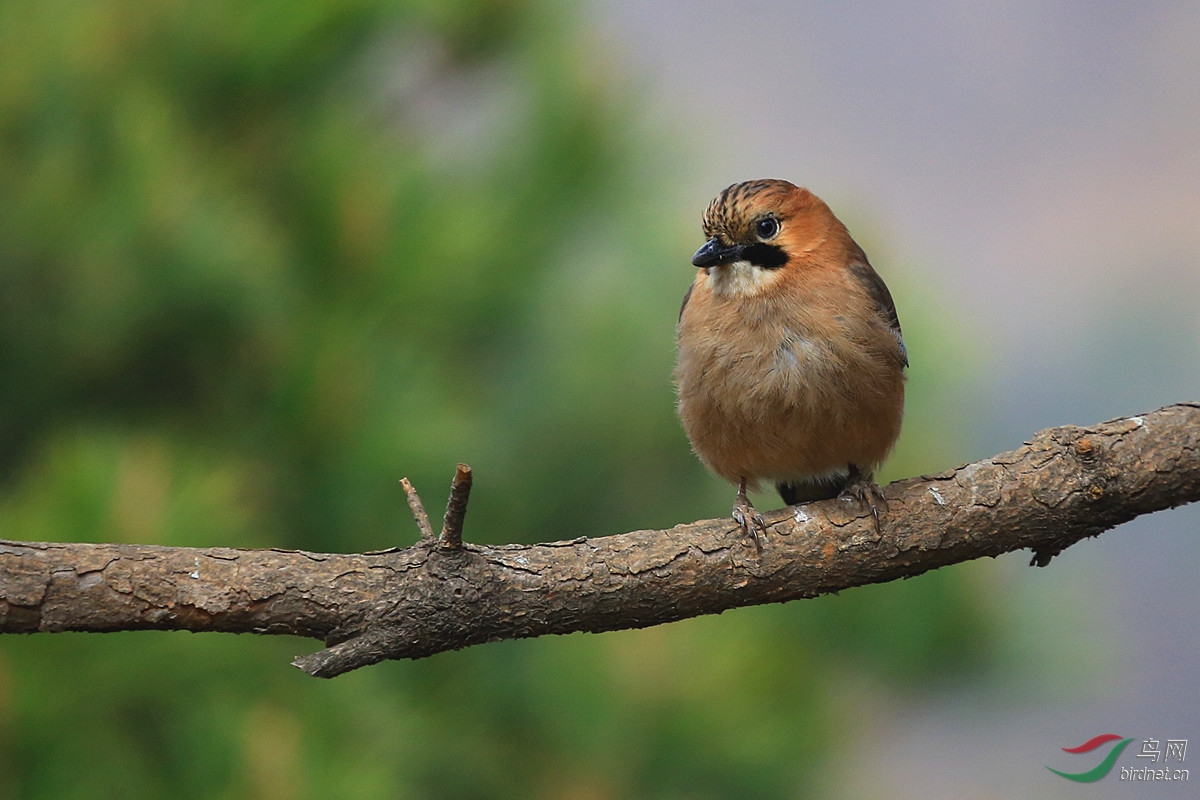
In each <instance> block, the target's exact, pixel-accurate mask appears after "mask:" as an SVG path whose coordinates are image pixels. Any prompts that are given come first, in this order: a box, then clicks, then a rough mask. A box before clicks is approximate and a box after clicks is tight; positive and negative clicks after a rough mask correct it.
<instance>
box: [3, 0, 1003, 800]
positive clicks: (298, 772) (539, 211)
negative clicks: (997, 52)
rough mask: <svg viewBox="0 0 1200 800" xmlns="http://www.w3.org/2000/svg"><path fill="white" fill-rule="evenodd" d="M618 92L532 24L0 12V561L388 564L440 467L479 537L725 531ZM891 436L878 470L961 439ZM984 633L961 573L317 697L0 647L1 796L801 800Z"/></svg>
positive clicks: (424, 5) (135, 651)
mask: <svg viewBox="0 0 1200 800" xmlns="http://www.w3.org/2000/svg"><path fill="white" fill-rule="evenodd" d="M609 58H611V56H610V55H609V54H607V53H605V52H603V51H602V50H600V49H598V48H597V47H595V46H594V45H593V44H591V43H590V42H589V40H588V39H587V38H586V37H584V36H582V35H581V34H580V33H579V32H578V31H577V30H575V28H574V23H573V21H572V20H571V19H570V18H569V17H567V16H565V15H564V14H563V13H562V12H561V10H559V9H558V8H557V6H552V5H551V4H542V3H537V2H505V1H504V0H455V2H446V0H437V1H436V2H434V1H432V0H410V2H382V1H381V0H358V2H333V1H332V0H294V1H293V2H290V3H268V2H249V3H248V2H238V3H234V2H217V0H212V1H210V2H192V3H173V2H149V1H148V0H137V2H133V1H132V0H131V1H128V2H122V1H121V0H104V1H101V0H96V2H88V3H79V2H68V1H66V0H63V1H62V2H58V1H55V0H47V2H42V3H36V4H35V3H26V2H18V1H15V0H14V1H12V2H2V3H0V537H3V538H9V539H23V540H63V541H70V540H76V541H134V542H144V543H162V544H174V545H191V546H203V545H215V544H220V545H230V546H245V547H257V546H271V547H300V548H306V549H315V550H336V551H355V550H363V549H371V548H379V547H386V546H389V545H393V544H407V543H408V542H410V541H411V540H412V539H413V538H414V537H415V531H414V529H413V528H412V526H411V523H410V520H409V517H408V512H407V509H406V507H405V504H404V499H403V495H402V493H401V492H400V490H399V488H398V486H397V483H396V481H397V479H398V478H399V477H400V476H402V475H408V476H410V477H411V478H412V479H413V481H414V483H415V484H416V485H417V486H418V488H419V489H421V490H422V491H423V492H424V494H425V499H426V502H427V504H428V505H430V506H431V507H436V506H437V503H438V502H439V501H440V499H441V498H442V497H444V492H445V488H446V487H447V486H448V483H449V478H450V476H451V474H452V472H453V467H454V464H455V462H457V461H466V462H468V463H470V464H472V465H473V466H474V468H475V470H476V488H475V492H474V494H473V496H472V505H471V509H470V513H469V514H468V516H467V528H466V532H467V538H468V539H473V540H475V541H537V540H549V539H557V538H565V537H573V536H577V535H600V534H607V533H615V532H619V531H622V530H628V529H631V528H634V527H660V526H665V525H669V524H673V523H675V522H679V521H685V520H691V519H695V518H698V517H701V516H710V515H718V514H722V513H726V510H727V508H728V504H729V500H730V497H731V493H732V492H731V490H730V489H729V488H728V487H724V486H723V485H721V484H719V482H717V481H715V480H714V479H712V478H709V477H707V476H705V475H704V473H703V471H702V469H701V468H700V466H699V465H698V464H697V463H696V461H695V460H694V459H693V458H692V456H691V455H690V453H689V452H688V448H687V444H686V440H685V439H684V437H683V435H682V433H681V431H680V430H679V428H678V425H677V423H676V422H675V420H674V415H673V410H672V404H673V397H672V392H671V387H670V383H669V375H670V368H671V362H672V359H673V323H674V319H675V314H676V313H677V311H678V302H679V297H680V296H681V295H682V292H683V289H684V287H685V286H686V284H687V283H688V281H689V280H690V274H689V270H688V268H687V267H688V265H687V255H688V254H689V253H690V252H691V248H692V246H694V244H695V239H696V231H695V227H696V224H697V219H698V215H699V211H700V209H701V208H702V207H703V204H704V202H705V201H706V200H707V198H693V199H692V200H693V202H692V203H691V206H690V207H680V204H679V203H678V202H677V198H673V197H671V195H670V192H669V190H668V188H667V187H669V185H670V170H671V168H672V167H671V165H672V163H673V162H672V161H671V160H670V159H671V156H670V155H669V154H668V148H667V147H666V146H665V145H664V144H663V143H662V142H658V141H655V138H654V136H653V135H650V134H647V133H645V132H638V128H637V126H636V125H635V124H633V121H632V115H631V113H630V112H629V109H628V105H629V103H631V102H634V101H633V99H632V98H631V97H630V96H629V93H628V92H627V91H626V90H625V89H624V87H622V86H621V84H620V82H619V77H618V76H617V75H615V74H614V71H613V70H612V69H611V66H610V64H609ZM748 177H749V176H748ZM717 188H720V187H714V190H715V189H717ZM903 295H904V292H903V290H902V288H901V291H898V292H897V296H898V297H901V298H902V297H903ZM902 309H903V303H902ZM904 320H905V325H906V330H908V331H909V335H910V348H911V350H912V351H913V353H914V382H916V381H917V379H918V377H919V376H921V375H922V374H925V375H926V376H928V375H929V374H930V373H921V372H920V370H921V369H923V367H922V366H921V364H922V361H921V359H922V357H923V356H922V351H921V348H920V340H921V338H922V336H921V334H920V333H919V331H921V330H922V323H921V321H920V320H915V319H914V318H913V316H912V315H911V314H910V313H905V314H904ZM914 331H918V333H917V335H916V337H914V336H913V332H914ZM914 338H915V339H916V340H917V341H913V339H914ZM935 339H936V335H932V334H931V335H929V337H928V341H931V342H932V341H933V340H935ZM930 363H933V360H932V359H931V360H929V361H926V362H925V364H930ZM924 369H929V368H928V367H924ZM910 408H912V411H911V413H910V422H909V429H908V434H906V439H905V440H904V442H905V443H907V442H913V441H917V442H921V443H922V444H921V445H920V446H917V445H914V444H904V443H902V446H901V448H900V454H899V455H898V458H897V461H898V462H899V464H900V466H894V467H893V469H892V472H893V473H896V472H898V471H901V470H904V469H906V468H908V469H913V468H914V467H919V468H927V465H928V467H932V466H935V465H936V459H937V455H938V453H939V448H940V447H941V446H942V445H943V444H944V442H945V441H946V429H945V424H944V420H939V419H937V417H936V415H935V412H934V411H933V410H932V409H933V404H932V403H931V402H930V401H929V400H928V399H926V400H925V401H924V402H920V401H918V402H917V403H916V404H915V405H910ZM914 430H915V431H917V434H916V437H915V438H914V437H913V433H912V432H913V431H914ZM989 619H990V610H989V607H988V602H987V600H986V598H980V597H979V596H978V595H977V589H976V587H975V585H974V583H973V582H972V581H971V580H970V573H969V572H968V571H963V570H959V571H956V572H941V573H937V574H934V575H931V576H926V577H923V578H921V579H918V580H915V581H910V582H905V583H904V584H902V585H894V586H884V587H871V588H868V589H864V590H858V591H855V592H851V593H847V595H846V596H844V597H838V598H826V599H823V600H820V601H814V602H809V603H803V604H792V605H789V606H781V607H772V608H756V609H747V610H743V611H738V612H734V613H730V614H726V615H724V616H721V617H719V618H710V619H701V620H694V621H690V622H686V623H680V624H677V625H672V626H666V627H663V628H657V629H651V630H645V631H635V632H626V633H617V634H607V635H603V636H571V637H565V638H554V639H547V640H536V641H529V642H508V643H502V644H498V645H489V646H486V647H480V648H474V649H472V650H468V651H464V652H461V653H450V654H445V655H441V656H437V657H435V658H431V659H427V660H425V661H422V662H415V663H407V662H406V663H395V664H384V665H380V666H378V667H375V668H371V669H367V670H363V671H361V672H359V673H356V674H352V675H349V676H345V677H343V678H339V679H337V680H335V681H330V682H322V681H316V680H313V679H310V678H307V677H306V676H304V675H302V674H300V673H299V672H298V671H296V670H293V669H291V668H290V667H288V666H287V661H288V659H289V658H290V656H292V655H294V654H295V653H297V652H305V651H307V650H311V649H313V647H314V646H315V645H314V643H312V642H302V641H298V640H285V639H268V638H263V637H232V636H227V637H223V636H213V635H207V636H192V635H189V634H154V633H139V634H113V635H104V636H97V635H55V636H35V637H22V638H8V639H5V640H3V641H0V798H10V797H11V798H17V797H22V798H43V797H44V798H72V797H88V798H96V797H101V798H102V797H121V798H131V797H162V796H172V797H180V798H187V797H197V798H201V797H203V798H242V797H246V798H250V797H263V798H325V797H354V798H375V797H380V798H382V797H388V798H394V797H432V798H437V797H446V798H470V797H480V798H484V797H487V798H529V797H546V798H551V797H578V798H606V797H631V798H632V797H663V798H685V797H686V798H710V797H711V798H719V797H747V796H754V797H786V796H794V795H797V794H801V793H804V791H805V787H809V786H811V780H812V777H813V775H814V773H815V770H816V769H817V768H818V766H819V764H820V763H821V759H822V757H824V756H826V755H827V754H828V753H829V752H830V748H831V747H833V746H835V745H837V744H838V743H839V741H844V740H845V738H847V737H850V736H852V735H853V730H854V729H853V724H852V722H853V719H854V717H855V715H856V714H858V713H860V712H861V711H862V709H863V708H865V707H867V706H868V705H870V704H871V703H872V702H874V700H875V699H876V698H877V697H879V696H880V694H879V693H880V692H881V691H883V689H882V687H887V686H893V687H894V686H902V687H907V688H908V690H913V689H915V688H916V687H918V686H923V685H930V684H931V683H932V682H933V681H941V680H944V679H945V678H947V677H952V676H955V675H961V674H963V672H964V670H968V669H970V668H974V667H979V666H983V665H986V663H987V657H988V648H989V647H990V642H991V637H990V635H989V633H988V631H989V627H988V621H989Z"/></svg>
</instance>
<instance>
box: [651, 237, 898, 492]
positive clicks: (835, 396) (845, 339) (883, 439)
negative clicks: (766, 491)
mask: <svg viewBox="0 0 1200 800" xmlns="http://www.w3.org/2000/svg"><path fill="white" fill-rule="evenodd" d="M839 227H840V226H839ZM843 230H844V229H843ZM846 242H849V238H848V237H846ZM852 245H853V242H849V245H847V244H845V243H840V242H828V243H826V246H823V247H819V248H817V249H816V251H814V252H811V253H806V254H805V255H804V256H803V257H802V258H799V259H797V260H796V263H794V264H789V266H788V267H787V268H785V269H784V270H781V271H780V272H779V273H778V274H777V275H774V276H772V278H771V280H772V283H771V285H770V286H769V288H768V289H767V290H766V291H763V292H761V293H758V294H739V293H725V294H719V293H716V292H714V290H713V280H714V276H713V275H710V274H709V273H706V272H705V271H704V270H700V271H699V273H698V274H697V277H696V280H695V282H694V284H693V286H692V291H691V297H690V299H689V300H688V302H687V304H686V306H685V307H684V309H683V313H682V315H681V317H680V321H679V360H678V364H677V366H676V370H675V380H676V383H677V386H678V391H679V416H680V419H681V420H682V422H683V426H684V429H685V430H686V432H687V435H688V438H689V439H690V440H691V442H692V446H693V448H694V449H695V451H696V454H697V455H698V456H699V457H700V459H701V461H703V462H704V464H705V465H706V466H708V468H709V469H711V470H712V471H713V472H714V473H716V474H717V475H719V476H721V477H722V478H724V479H726V480H728V481H730V482H732V483H737V482H738V481H739V480H740V479H741V478H746V479H748V481H749V482H750V484H751V486H755V485H756V484H757V483H758V482H759V481H761V480H767V481H770V482H781V481H791V480H796V479H803V478H812V477H816V476H824V475H830V474H833V473H838V472H841V473H843V474H844V472H845V470H846V468H847V465H848V464H855V465H856V466H858V467H860V468H861V469H863V470H864V471H870V470H871V469H873V468H874V467H875V466H877V465H878V464H879V463H880V462H882V461H883V459H884V458H885V457H886V456H887V454H888V451H889V450H891V448H892V445H893V444H894V443H895V441H896V439H897V437H898V436H899V434H900V422H901V416H902V414H903V407H904V375H903V366H904V356H903V353H902V351H901V350H900V348H899V345H898V339H897V336H896V333H895V332H894V331H893V330H891V329H890V327H889V326H888V323H887V322H886V321H885V320H884V319H883V318H882V317H881V316H880V315H879V313H878V310H877V308H876V307H875V304H874V303H873V302H872V300H871V298H870V297H869V296H868V294H867V291H866V289H865V288H864V287H863V286H862V285H861V284H860V283H859V282H858V281H856V280H855V279H854V277H853V276H852V275H850V273H849V271H848V270H847V269H845V268H843V267H837V268H833V267H831V266H829V265H830V264H831V263H838V262H841V263H844V262H845V258H846V255H845V250H846V248H847V247H848V246H852ZM830 248H835V250H834V251H832V252H831V251H830Z"/></svg>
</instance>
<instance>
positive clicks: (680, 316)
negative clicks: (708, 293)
mask: <svg viewBox="0 0 1200 800" xmlns="http://www.w3.org/2000/svg"><path fill="white" fill-rule="evenodd" d="M695 288H696V284H694V283H693V284H692V285H691V286H689V287H688V290H687V294H685V295H684V296H683V303H682V304H681V305H680V306H679V319H683V310H684V309H685V308H687V303H688V300H691V299H692V289H695ZM884 291H885V292H886V291H887V289H886V288H885V289H884Z"/></svg>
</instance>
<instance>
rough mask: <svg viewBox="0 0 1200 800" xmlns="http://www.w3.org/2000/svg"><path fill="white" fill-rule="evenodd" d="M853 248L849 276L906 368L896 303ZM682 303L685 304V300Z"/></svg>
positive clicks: (902, 335)
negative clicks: (888, 331)
mask: <svg viewBox="0 0 1200 800" xmlns="http://www.w3.org/2000/svg"><path fill="white" fill-rule="evenodd" d="M855 248H856V252H854V253H852V254H851V256H852V257H851V260H850V274H851V275H852V276H854V279H855V280H856V281H858V282H859V283H860V284H861V285H862V287H863V288H864V289H866V290H867V294H868V295H869V296H870V298H871V300H873V301H874V303H875V311H876V313H878V314H879V316H880V318H881V319H883V321H884V322H886V323H887V324H888V327H889V328H891V329H892V332H893V333H895V334H896V341H898V342H899V343H900V353H901V355H903V356H904V366H906V367H907V366H908V348H907V347H905V346H904V333H903V332H902V331H901V330H900V317H899V316H897V315H896V303H895V301H894V300H892V293H891V292H889V291H888V287H887V284H886V283H884V282H883V278H881V277H879V273H878V272H876V271H875V268H874V267H872V266H871V262H869V261H867V254H866V253H864V252H863V251H862V248H861V247H858V246H857V245H855ZM684 302H687V301H686V299H685V301H684Z"/></svg>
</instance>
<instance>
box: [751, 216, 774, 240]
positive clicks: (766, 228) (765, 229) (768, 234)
mask: <svg viewBox="0 0 1200 800" xmlns="http://www.w3.org/2000/svg"><path fill="white" fill-rule="evenodd" d="M754 230H755V232H756V233H758V238H760V239H774V238H775V234H777V233H779V220H777V219H775V218H774V217H763V218H762V219H760V220H759V221H758V222H756V223H754Z"/></svg>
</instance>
